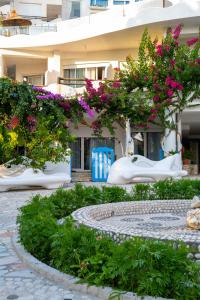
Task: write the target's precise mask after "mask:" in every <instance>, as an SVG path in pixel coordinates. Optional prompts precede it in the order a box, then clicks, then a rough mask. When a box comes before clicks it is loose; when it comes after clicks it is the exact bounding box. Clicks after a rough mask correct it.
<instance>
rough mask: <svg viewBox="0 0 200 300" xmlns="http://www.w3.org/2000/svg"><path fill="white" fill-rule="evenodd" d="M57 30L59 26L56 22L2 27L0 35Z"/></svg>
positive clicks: (29, 33)
mask: <svg viewBox="0 0 200 300" xmlns="http://www.w3.org/2000/svg"><path fill="white" fill-rule="evenodd" d="M56 31H57V26H56V25H55V24H51V25H50V24H45V25H31V26H6V27H3V26H2V27H0V35H3V36H13V35H18V34H27V35H37V34H40V33H44V32H56Z"/></svg>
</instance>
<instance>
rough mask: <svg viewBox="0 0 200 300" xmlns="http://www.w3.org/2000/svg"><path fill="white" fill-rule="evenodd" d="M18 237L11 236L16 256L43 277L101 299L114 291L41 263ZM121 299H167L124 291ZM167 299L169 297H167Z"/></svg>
mask: <svg viewBox="0 0 200 300" xmlns="http://www.w3.org/2000/svg"><path fill="white" fill-rule="evenodd" d="M18 240H19V238H18V237H17V236H14V237H12V246H13V248H14V250H15V251H16V253H17V255H18V257H19V258H20V259H21V260H22V262H23V263H25V264H26V265H27V266H28V267H29V268H31V269H32V270H33V271H35V272H37V273H39V274H40V275H42V276H43V277H45V278H47V279H49V280H51V281H53V282H54V283H56V284H58V285H61V286H62V287H64V288H67V289H70V290H74V291H77V292H79V293H82V294H88V295H92V296H96V297H98V298H99V299H101V300H108V298H109V296H110V294H111V293H112V292H114V290H113V289H112V288H109V287H105V288H102V287H97V286H88V285H87V284H79V283H77V282H78V280H79V279H78V278H76V277H73V276H71V275H68V274H64V273H62V272H60V271H58V270H56V269H54V268H52V267H49V266H48V265H46V264H44V263H42V262H41V261H39V260H38V259H36V258H35V257H34V256H32V255H31V254H29V253H28V252H27V251H26V250H25V249H24V247H23V246H22V245H21V244H20V243H19V242H18ZM121 299H122V300H142V299H143V300H154V299H156V300H167V299H166V298H160V297H158V298H154V297H150V296H144V297H139V296H137V295H136V294H133V293H124V294H123V295H122V298H121ZM168 300H169V299H168Z"/></svg>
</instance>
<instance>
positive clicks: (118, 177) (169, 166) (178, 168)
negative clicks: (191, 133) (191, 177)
mask: <svg viewBox="0 0 200 300" xmlns="http://www.w3.org/2000/svg"><path fill="white" fill-rule="evenodd" d="M186 175H187V171H184V170H182V163H181V158H180V154H174V155H171V156H169V157H167V158H164V159H162V160H160V161H153V160H150V159H148V158H146V157H144V156H141V155H133V156H131V157H122V158H120V159H118V160H117V161H115V162H114V164H113V165H112V166H111V168H110V172H109V175H108V179H107V182H108V183H111V184H126V183H131V182H132V181H133V179H135V178H138V177H139V178H140V177H144V178H151V179H153V180H155V181H157V180H164V179H166V178H180V177H183V176H186Z"/></svg>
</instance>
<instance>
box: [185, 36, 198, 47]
mask: <svg viewBox="0 0 200 300" xmlns="http://www.w3.org/2000/svg"><path fill="white" fill-rule="evenodd" d="M198 40H199V39H198V38H197V37H196V38H195V37H194V38H192V39H190V40H188V41H187V45H188V46H192V45H194V44H196V43H197V42H198Z"/></svg>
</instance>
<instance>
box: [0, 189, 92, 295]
mask: <svg viewBox="0 0 200 300" xmlns="http://www.w3.org/2000/svg"><path fill="white" fill-rule="evenodd" d="M38 193H40V194H42V195H49V194H51V193H52V191H47V190H35V191H14V192H13V191H12V192H7V193H0V300H7V299H18V300H98V299H97V298H95V297H92V296H87V295H81V294H78V293H77V292H72V291H70V290H66V289H63V288H62V287H61V286H58V285H55V284H54V283H52V282H50V281H48V280H46V279H45V278H43V277H41V276H40V275H39V274H36V273H34V272H32V271H31V270H30V269H28V268H27V267H26V265H24V264H23V263H22V262H21V261H20V260H19V258H18V257H17V255H16V254H15V252H14V250H13V249H12V246H11V237H12V235H13V234H14V233H15V231H16V216H17V214H18V208H19V207H21V206H23V205H24V204H25V203H26V202H28V201H30V199H31V197H32V196H33V195H35V194H38Z"/></svg>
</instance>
